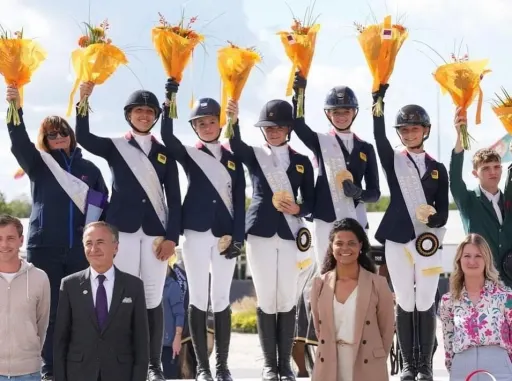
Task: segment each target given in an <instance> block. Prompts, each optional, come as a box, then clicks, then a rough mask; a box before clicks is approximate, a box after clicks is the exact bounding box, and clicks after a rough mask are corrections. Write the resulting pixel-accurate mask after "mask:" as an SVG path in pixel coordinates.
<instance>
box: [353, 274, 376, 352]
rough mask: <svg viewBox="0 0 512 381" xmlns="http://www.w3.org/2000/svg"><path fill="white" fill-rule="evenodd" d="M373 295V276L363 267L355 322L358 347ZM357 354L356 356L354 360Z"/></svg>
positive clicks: (359, 282) (355, 343)
mask: <svg viewBox="0 0 512 381" xmlns="http://www.w3.org/2000/svg"><path fill="white" fill-rule="evenodd" d="M371 295H372V278H371V273H370V272H368V271H367V270H365V269H363V268H362V267H361V268H360V270H359V279H358V282H357V298H356V321H355V324H354V345H355V347H356V348H357V347H358V346H359V343H360V341H361V337H362V335H363V326H364V324H365V323H366V312H367V311H368V306H369V305H370V298H371ZM355 360H356V356H354V362H355Z"/></svg>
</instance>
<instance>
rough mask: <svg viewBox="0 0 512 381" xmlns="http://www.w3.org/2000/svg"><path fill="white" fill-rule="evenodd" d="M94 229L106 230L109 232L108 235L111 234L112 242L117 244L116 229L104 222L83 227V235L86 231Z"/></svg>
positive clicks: (117, 231) (117, 234) (91, 223)
mask: <svg viewBox="0 0 512 381" xmlns="http://www.w3.org/2000/svg"><path fill="white" fill-rule="evenodd" d="M95 227H100V228H105V229H108V230H109V231H110V233H112V242H119V230H117V228H116V227H115V226H113V225H110V224H109V223H107V222H105V221H95V222H90V223H88V224H87V225H85V227H84V235H85V232H86V231H87V229H90V228H95Z"/></svg>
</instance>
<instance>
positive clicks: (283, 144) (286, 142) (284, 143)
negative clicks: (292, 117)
mask: <svg viewBox="0 0 512 381" xmlns="http://www.w3.org/2000/svg"><path fill="white" fill-rule="evenodd" d="M260 131H261V134H262V135H263V139H265V141H266V142H267V143H268V144H269V145H271V146H272V147H282V146H285V145H287V144H288V142H289V141H290V139H291V135H292V133H291V129H290V128H288V134H287V135H286V140H285V141H284V142H282V143H281V144H278V145H274V144H271V143H270V142H269V141H268V140H267V136H266V135H265V133H264V132H263V127H260Z"/></svg>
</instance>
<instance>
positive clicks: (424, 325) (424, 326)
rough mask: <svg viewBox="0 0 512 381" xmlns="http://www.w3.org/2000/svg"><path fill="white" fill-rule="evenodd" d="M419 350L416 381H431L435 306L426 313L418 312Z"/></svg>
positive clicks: (432, 376) (434, 341)
mask: <svg viewBox="0 0 512 381" xmlns="http://www.w3.org/2000/svg"><path fill="white" fill-rule="evenodd" d="M418 317H419V319H418V331H419V342H420V343H419V344H420V345H419V350H420V355H419V359H418V381H433V380H434V374H433V372H432V355H433V353H434V346H435V343H436V314H435V305H432V307H430V309H428V310H427V311H422V312H418Z"/></svg>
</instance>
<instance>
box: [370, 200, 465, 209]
mask: <svg viewBox="0 0 512 381" xmlns="http://www.w3.org/2000/svg"><path fill="white" fill-rule="evenodd" d="M389 200H390V198H389V196H380V199H379V201H377V202H375V203H368V204H366V210H367V211H368V212H385V211H386V209H387V208H388V206H389ZM449 208H450V210H457V205H455V203H454V202H451V203H450V207H449Z"/></svg>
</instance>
